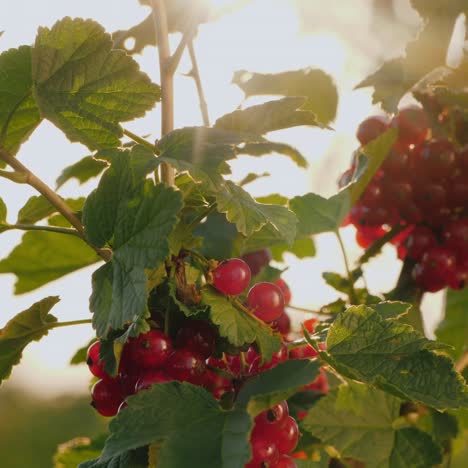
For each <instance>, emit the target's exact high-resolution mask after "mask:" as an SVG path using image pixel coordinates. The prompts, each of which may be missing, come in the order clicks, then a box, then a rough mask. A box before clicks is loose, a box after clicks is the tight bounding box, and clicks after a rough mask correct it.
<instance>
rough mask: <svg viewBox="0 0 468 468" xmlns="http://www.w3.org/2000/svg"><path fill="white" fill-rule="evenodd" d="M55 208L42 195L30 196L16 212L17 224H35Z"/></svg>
mask: <svg viewBox="0 0 468 468" xmlns="http://www.w3.org/2000/svg"><path fill="white" fill-rule="evenodd" d="M56 211H57V210H56V208H55V207H54V206H53V205H51V203H50V202H49V200H47V198H45V197H43V196H42V195H38V196H35V195H34V196H32V197H31V198H30V199H29V200H28V201H27V202H26V204H25V205H24V206H23V208H21V209H20V211H19V212H18V219H17V221H16V222H17V223H18V224H35V223H37V221H40V220H41V219H44V218H47V217H48V216H50V215H51V214H53V213H55V212H56Z"/></svg>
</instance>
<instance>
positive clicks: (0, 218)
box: [0, 198, 8, 232]
mask: <svg viewBox="0 0 468 468" xmlns="http://www.w3.org/2000/svg"><path fill="white" fill-rule="evenodd" d="M7 213H8V209H7V206H6V205H5V202H4V201H3V200H2V199H1V198H0V224H3V225H6V224H7V219H6V218H7ZM0 232H1V228H0Z"/></svg>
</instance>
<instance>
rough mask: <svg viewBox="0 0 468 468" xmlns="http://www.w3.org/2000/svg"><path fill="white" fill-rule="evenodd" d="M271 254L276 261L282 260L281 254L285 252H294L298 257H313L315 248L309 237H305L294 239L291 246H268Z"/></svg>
mask: <svg viewBox="0 0 468 468" xmlns="http://www.w3.org/2000/svg"><path fill="white" fill-rule="evenodd" d="M270 251H271V256H272V257H273V260H276V261H277V262H282V261H283V256H284V254H285V253H286V252H288V253H292V254H294V255H295V256H296V257H297V258H299V259H301V260H302V259H304V258H312V257H315V255H316V253H317V250H316V248H315V242H314V240H313V239H312V238H311V237H306V238H305V239H296V240H295V241H294V242H293V244H292V245H291V247H289V246H288V245H287V244H276V245H272V246H271V247H270Z"/></svg>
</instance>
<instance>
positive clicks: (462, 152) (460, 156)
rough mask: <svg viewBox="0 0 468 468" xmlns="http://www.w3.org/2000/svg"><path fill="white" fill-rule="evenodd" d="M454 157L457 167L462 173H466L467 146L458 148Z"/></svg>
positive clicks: (467, 160) (467, 168) (467, 161)
mask: <svg viewBox="0 0 468 468" xmlns="http://www.w3.org/2000/svg"><path fill="white" fill-rule="evenodd" d="M456 157H457V165H458V167H459V168H460V169H461V170H462V171H464V172H466V171H468V145H465V146H463V147H462V148H460V149H459V150H458V151H457V155H456Z"/></svg>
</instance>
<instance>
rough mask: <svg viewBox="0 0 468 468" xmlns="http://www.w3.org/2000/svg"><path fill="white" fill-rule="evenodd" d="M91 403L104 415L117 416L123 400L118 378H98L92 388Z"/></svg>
mask: <svg viewBox="0 0 468 468" xmlns="http://www.w3.org/2000/svg"><path fill="white" fill-rule="evenodd" d="M91 397H92V399H93V401H92V402H91V405H92V406H93V407H94V408H95V409H96V411H97V412H98V413H99V414H102V416H107V417H111V416H115V415H116V414H117V412H118V410H119V406H120V405H121V404H122V402H123V395H122V392H121V389H120V384H119V381H118V380H116V379H107V380H98V381H97V382H96V383H95V384H94V385H93V388H92V389H91Z"/></svg>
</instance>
